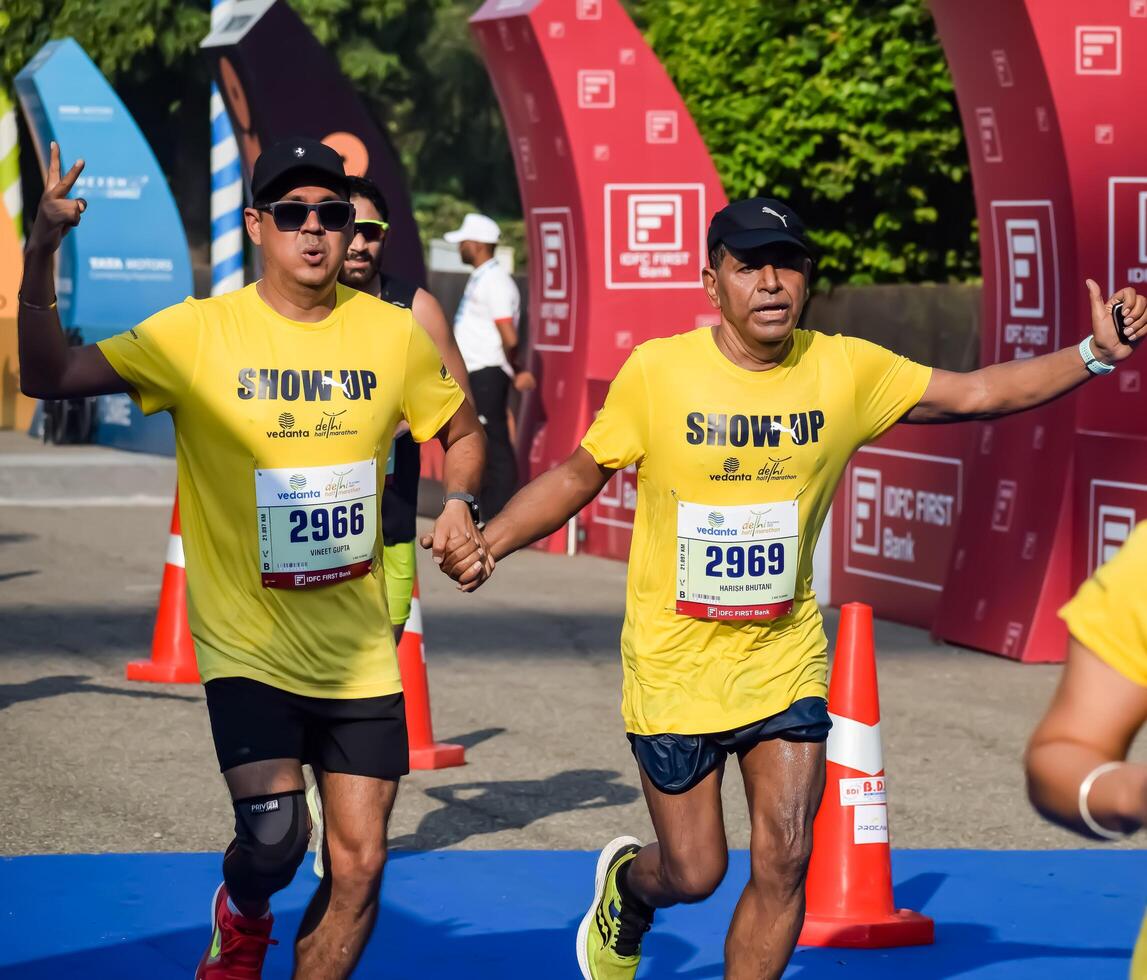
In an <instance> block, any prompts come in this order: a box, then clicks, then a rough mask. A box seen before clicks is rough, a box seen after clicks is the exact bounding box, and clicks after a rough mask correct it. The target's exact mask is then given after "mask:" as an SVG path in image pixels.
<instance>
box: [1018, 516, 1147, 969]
mask: <svg viewBox="0 0 1147 980" xmlns="http://www.w3.org/2000/svg"><path fill="white" fill-rule="evenodd" d="M1144 580H1147V522H1144V523H1142V524H1139V525H1138V526H1137V527H1136V528H1135V530H1134V531H1132V532H1131V536H1130V537H1129V538H1128V539H1127V541H1126V542H1125V543H1124V545H1123V547H1122V548H1120V549H1119V551H1117V552H1116V553H1115V554H1114V555H1113V556H1112V557H1111V559H1110V560H1109V561H1108V562H1107V563H1106V564H1104V565H1101V566H1100V567H1099V568H1097V569H1096V571H1095V574H1094V575H1092V576H1091V578H1089V579H1088V580H1087V581H1086V582H1084V583H1083V585H1081V586H1080V587H1079V591H1078V592H1077V593H1076V594H1075V598H1073V599H1072V600H1071V602H1069V603H1068V604H1067V605H1066V606H1064V607H1063V609H1062V610H1061V611H1060V615H1061V616H1062V617H1063V619H1064V621H1065V622H1066V623H1067V628H1068V631H1069V632H1070V633H1071V639H1070V641H1069V644H1068V648H1067V664H1066V666H1065V667H1064V671H1063V676H1062V677H1061V678H1060V682H1059V689H1058V690H1057V691H1056V693H1055V697H1054V698H1053V699H1052V702H1051V704H1050V705H1049V706H1048V709H1047V713H1046V714H1045V715H1044V716H1043V718H1042V720H1041V721H1040V723H1039V725H1038V726H1037V727H1036V730H1035V732H1034V733H1033V734H1032V737H1031V742H1030V744H1029V745H1028V751H1027V758H1026V760H1025V761H1026V769H1027V777H1028V794H1029V795H1030V797H1031V801H1032V803H1033V804H1034V805H1035V808H1036V809H1037V810H1039V812H1040V813H1042V814H1043V815H1044V816H1045V817H1047V819H1048V820H1051V821H1053V822H1054V823H1057V824H1059V825H1060V826H1061V827H1067V828H1068V829H1069V830H1074V831H1076V832H1077V833H1080V834H1086V835H1088V836H1090V837H1097V838H1101V839H1105V840H1121V839H1122V838H1124V837H1126V836H1127V835H1128V834H1132V833H1134V832H1135V831H1137V830H1140V829H1142V828H1143V826H1144V825H1147V766H1145V765H1142V764H1136V763H1131V762H1127V761H1126V759H1127V749H1128V748H1129V747H1130V745H1131V742H1132V741H1133V740H1134V738H1135V735H1136V733H1138V732H1139V730H1140V729H1141V728H1142V727H1143V726H1144V724H1147V601H1144V599H1143V582H1144ZM1131 980H1147V919H1144V922H1143V928H1142V930H1141V931H1140V933H1139V942H1138V944H1137V945H1136V947H1135V954H1134V958H1133V960H1132V963H1131Z"/></svg>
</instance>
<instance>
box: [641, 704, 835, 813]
mask: <svg viewBox="0 0 1147 980" xmlns="http://www.w3.org/2000/svg"><path fill="white" fill-rule="evenodd" d="M830 728H832V719H830V718H829V716H828V704H827V702H826V701H825V700H824V698H815V697H814V698H800V699H799V700H797V701H794V702H793V703H792V704H791V705H789V707H788V708H787V709H785V710H784V711H781V712H780V713H778V714H775V715H770V716H769V717H768V718H765V719H763V720H761V721H754V722H753V723H752V724H749V725H743V726H742V727H741V728H734V729H733V730H732V731H728V732H716V733H715V734H712V735H671V734H665V735H634V734H632V733H630V734H629V743H630V746H631V747H632V748H633V755H634V758H636V759H637V764H638V765H639V766H641V768H642V770H643V771H644V772H645V775H647V776H648V777H649V779H650V781H651V782H652V783H653V785H654V786H656V787H657V788H658V789H659V790H661V792H662V793H684V792H685V791H686V790H690V789H692V788H693V787H694V786H696V785H697V784H698V783H699V782H701V780H702V779H704V778H705V777H706V776H708V775H709V773H711V772H712V771H713V770H714V769H716V768H717V767H718V766H723V765H724V764H725V760H726V759H727V758H728V757H729V755H731V754H732V753H733V752H736V753H737V755H738V756H740V755H743V754H744V753H746V752H748V751H749V749H751V748H753V747H754V746H755V745H757V744H758V743H760V742H764V741H767V740H768V739H771V738H781V739H785V740H786V741H789V742H823V741H825V739H827V738H828V731H829V729H830Z"/></svg>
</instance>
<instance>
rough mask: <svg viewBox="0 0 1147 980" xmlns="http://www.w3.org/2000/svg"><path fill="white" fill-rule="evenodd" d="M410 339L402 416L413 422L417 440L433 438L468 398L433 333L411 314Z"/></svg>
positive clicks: (411, 429)
mask: <svg viewBox="0 0 1147 980" xmlns="http://www.w3.org/2000/svg"><path fill="white" fill-rule="evenodd" d="M410 322H411V328H410V342H409V344H408V345H407V348H406V376H405V378H404V379H403V390H402V417H403V418H405V419H406V421H407V422H408V423H410V433H411V435H413V436H414V440H415V441H416V442H426V440H427V439H433V438H434V436H435V435H437V433H438V430H439V429H441V428H442V426H444V425H445V424H446V423H447V422H448V421H449V420H450V419H451V417H452V416H453V415H454V413H455V412H456V411H458V406H460V405H461V404H462V402H464V401H465V400H466V396H465V395H464V394H462V389H461V388H459V387H458V383H457V382H456V381H455V380H454V379H453V378H452V377H451V376H450V372H449V371H447V370H446V366H445V365H444V364H443V363H442V355H441V354H439V353H438V348H437V347H435V346H434V341H433V340H431V339H430V335H429V334H428V333H427V332H426V331H425V330H423V329H422V327H420V326H419V325H418V324H417V323H415V322H414V318H413V317H411V321H410Z"/></svg>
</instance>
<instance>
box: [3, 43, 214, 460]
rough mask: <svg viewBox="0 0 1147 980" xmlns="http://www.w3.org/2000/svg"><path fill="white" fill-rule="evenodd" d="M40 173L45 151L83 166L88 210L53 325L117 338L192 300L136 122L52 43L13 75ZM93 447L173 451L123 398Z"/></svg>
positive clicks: (60, 284)
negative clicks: (52, 148)
mask: <svg viewBox="0 0 1147 980" xmlns="http://www.w3.org/2000/svg"><path fill="white" fill-rule="evenodd" d="M16 93H17V96H18V98H19V101H20V104H21V107H22V108H23V111H24V114H25V117H26V118H27V120H28V124H29V129H30V131H31V133H32V139H33V142H34V143H35V147H36V152H37V155H38V156H39V159H40V164H41V169H42V170H43V171H45V172H46V170H47V163H48V152H49V143H50V142H51V141H52V140H55V141H56V142H57V143H59V144H60V148H61V153H62V156H63V165H64V167H65V168H66V167H68V166H70V165H71V163H72V162H74V161H75V160H76V159H77V158H80V157H82V158H83V159H84V160H85V162H86V166H85V168H84V172H83V174H81V175H80V179H79V180H78V181H77V183H76V188H75V191H74V192H73V196H74V197H83V198H84V199H86V200H87V202H88V209H87V210H86V211H85V212H84V217H83V220H82V221H81V223H80V225H79V227H78V228H75V229H73V230H72V231H71V232H69V234H68V235H67V237H66V238H65V239H64V244H63V246H62V247H61V249H60V254H59V268H58V272H57V281H56V289H57V294H58V297H59V311H60V320H61V322H62V323H63V325H64V327H65V329H69V328H70V329H73V330H74V331H75V332H76V333H77V334H78V336H79V339H80V340H81V341H82V342H83V343H94V342H95V341H98V340H102V339H103V338H105V337H110V336H112V335H113V334H117V333H120V332H121V331H123V330H126V329H128V328H130V327H132V326H134V325H135V324H136V323H139V322H140V321H141V320H145V319H146V318H147V317H149V316H151V315H152V314H153V313H155V312H157V311H158V310H161V309H163V308H164V307H166V306H170V305H172V304H173V303H178V302H181V301H182V300H183V299H184V298H185V297H187V296H189V295H191V293H192V288H193V287H192V279H191V262H190V257H189V255H188V250H187V239H186V237H185V235H184V232H183V224H182V222H181V220H180V217H179V212H178V211H177V210H176V207H175V201H174V200H173V198H172V196H171V192H170V190H169V189H168V186H167V180H166V178H165V177H164V175H163V172H162V170H160V168H159V164H158V162H157V161H156V159H155V156H154V154H153V153H152V152H151V147H150V146H149V145H148V143H147V141H146V140H145V139H144V136H143V134H142V133H141V132H140V130H139V127H138V126H137V125H136V123H135V120H134V119H133V118H132V117H131V115H130V113H129V112H128V111H127V109H126V108H125V107H124V104H123V103H122V102H121V101H120V99H119V97H118V96H117V95H116V93H115V91H114V89H112V87H111V85H109V84H108V81H107V79H106V78H104V76H103V75H102V74H101V73H100V71H99V69H97V68H96V66H95V65H94V64H93V63H92V61H91V59H90V58H89V57H88V56H87V54H86V53H85V52H84V50H83V49H82V48H81V47H80V46H79V45H78V44H77V43H76V42H75V41H73V40H71V39H70V38H68V39H65V40H62V41H52V42H50V43H48V44H46V45H44V47H43V48H41V49H40V51H39V53H38V54H37V55H36V56H35V57H34V58H33V59H32V60H31V61H30V62H29V63H28V64H27V65H26V66H25V68H24V69H23V70H22V71H21V72H20V73H19V74H18V75H17V76H16ZM99 402H100V403H99V410H98V413H97V419H98V428H97V432H96V440H97V441H98V442H101V443H104V444H106V445H113V446H119V447H121V448H125V449H135V450H143V451H148V452H171V451H172V448H173V439H172V432H171V422H170V420H169V419H168V418H167V416H166V415H160V416H156V417H153V418H151V419H145V418H144V417H143V415H142V413H141V412H140V411H139V409H138V408H137V407H136V406H135V405H134V403H132V401H131V400H130V398H128V397H127V396H126V395H114V396H108V397H104V398H101V399H100V400H99Z"/></svg>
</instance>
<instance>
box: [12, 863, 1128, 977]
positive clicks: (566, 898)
mask: <svg viewBox="0 0 1147 980" xmlns="http://www.w3.org/2000/svg"><path fill="white" fill-rule="evenodd" d="M595 860H596V855H595V854H590V853H582V852H563V851H556V852H555V851H448V852H434V853H401V852H399V853H395V854H393V855H392V857H391V861H390V864H389V866H388V869H387V877H386V883H385V885H384V887H383V903H382V915H381V917H380V921H379V925H378V928H377V929H376V931H375V934H374V937H373V939H372V940H371V943H370V945H369V946H368V948H367V951H366V954H365V956H364V958H363V961H362V964H361V965H360V967H359V970H358V972H357V974H356V975H357V976H361V977H374V976H377V977H386V978H388V980H427V978H451V980H455V978H466V980H519V978H520V980H532V978H537V977H544V978H545V980H566V978H570V980H576V978H577V977H578V976H579V974H578V970H577V964H576V962H575V960H574V956H573V941H574V934H575V932H576V929H577V924H578V922H579V920H580V919H581V916H582V914H583V913H584V911H585V903H586V902H587V901H588V900H589V897H590V891H591V885H592V875H593V867H594V862H595ZM309 868H310V862H309V860H308V862H307V863H306V865H304V868H303V870H302V871H300V873H299V875H298V877H297V878H296V880H295V882H294V883H293V884H292V885H291V887H290V888H289V889H287V890H286V891H285V892H282V893H281V894H280V895H278V896H276V899H275V905H274V911H275V916H276V924H275V935H276V937H278V938H279V940H280V941H281V943H282V945H280V946H278V947H275V948H272V949H271V951H270V953H269V955H268V958H267V968H266V970H265V971H264V976H265V977H266V978H268V980H271V978H285V977H288V976H289V975H290V962H291V952H290V940H291V937H292V936H293V934H294V931H295V929H296V927H297V925H298V922H299V919H300V917H301V915H302V911H303V908H304V907H305V905H306V902H307V900H308V898H309V897H310V894H311V892H312V891H313V889H314V886H315V879H314V878H313V876H312V875H311V874H310V870H309ZM747 874H748V860H747V855H746V854H745V853H744V852H741V853H735V854H733V855H731V858H730V867H729V874H728V876H727V878H726V880H725V883H724V884H723V885H722V887H721V888H720V890H719V891H718V892H717V894H716V895H714V896H713V897H712V898H711V899H710V900H709V901H707V902H704V903H702V904H701V905H696V906H692V907H689V908H678V909H672V910H669V911H667V912H664V913H661V914H659V915H658V922H657V925H656V927H655V928H654V930H653V932H651V933H650V934H649V936H648V938H647V940H646V943H645V958H644V961H643V963H642V968H641V971H640V972H639V974H638V976H639V978H663V977H664V978H676V980H710V978H720V977H721V950H722V942H723V938H724V932H725V928H726V926H727V924H728V921H729V916H730V914H731V912H732V909H733V905H734V904H735V902H736V900H737V896H738V894H739V892H740V889H741V886H742V884H743V883H744V881H745V878H746V876H747ZM893 877H894V880H895V883H896V900H897V903H898V904H899V905H901V906H903V907H907V908H913V909H917V910H919V911H923V912H925V913H927V914H928V915H931V916H932V917H933V918H934V919H935V920H936V933H937V938H936V944H935V945H934V946H930V947H921V948H915V949H897V950H872V951H867V950H866V951H848V950H833V949H803V948H801V949H798V950H797V952H796V954H795V956H794V957H793V961H792V964H791V966H790V967H789V970H788V972H787V973H786V974H785V976H786V977H793V978H800V980H813V978H818V977H841V978H847V980H862V978H863V980H876V978H881V980H884V978H887V977H910V978H913V980H922V978H928V980H931V978H935V980H941V978H947V977H974V978H1009V980H1019V978H1033V980H1035V978H1039V980H1047V978H1059V977H1063V978H1088V980H1107V978H1110V980H1126V978H1127V972H1128V961H1129V960H1130V956H1131V949H1132V946H1133V944H1134V941H1135V936H1136V935H1137V934H1138V930H1139V923H1140V920H1141V918H1142V915H1143V906H1144V899H1145V898H1147V851H1132V852H1128V851H1122V852H1110V851H1109V852H1097V851H899V852H896V853H894V855H893ZM218 880H219V857H218V855H215V854H109V855H61V856H33V857H18V858H4V859H0V978H3V980H16V978H20V980H49V978H51V980H68V978H73V977H75V978H80V977H83V978H85V980H91V978H102V977H115V978H117V980H123V978H134V977H140V978H149V980H166V978H180V980H190V977H191V976H192V973H193V971H194V969H195V964H196V963H197V962H198V959H199V956H200V954H201V953H202V952H203V949H204V948H205V947H206V945H207V943H208V942H209V941H210V925H209V921H208V918H209V908H208V906H209V905H210V900H211V896H212V894H213V892H214V890H215V886H216V885H217V884H218Z"/></svg>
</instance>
